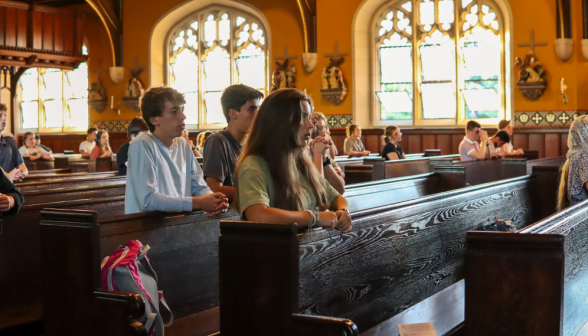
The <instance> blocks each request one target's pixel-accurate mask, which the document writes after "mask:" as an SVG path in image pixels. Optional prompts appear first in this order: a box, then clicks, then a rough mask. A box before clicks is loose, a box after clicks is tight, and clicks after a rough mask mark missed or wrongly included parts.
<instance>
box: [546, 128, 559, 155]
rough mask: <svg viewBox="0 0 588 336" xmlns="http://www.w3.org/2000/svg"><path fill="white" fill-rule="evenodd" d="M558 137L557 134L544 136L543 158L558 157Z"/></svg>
mask: <svg viewBox="0 0 588 336" xmlns="http://www.w3.org/2000/svg"><path fill="white" fill-rule="evenodd" d="M559 141H560V135H559V134H557V133H551V134H545V157H548V158H549V157H557V156H560V148H561V146H560V143H559Z"/></svg>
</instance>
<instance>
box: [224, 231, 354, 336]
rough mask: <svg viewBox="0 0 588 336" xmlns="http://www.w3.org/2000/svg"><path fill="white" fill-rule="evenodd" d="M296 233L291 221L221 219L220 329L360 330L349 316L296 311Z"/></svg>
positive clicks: (326, 334) (325, 333) (335, 335)
mask: <svg viewBox="0 0 588 336" xmlns="http://www.w3.org/2000/svg"><path fill="white" fill-rule="evenodd" d="M297 236H298V226H297V225H296V224H270V223H253V222H243V221H222V222H221V236H220V238H219V265H220V276H219V280H220V302H221V305H220V312H221V335H229V336H230V335H309V336H314V335H316V336H319V335H320V336H331V335H332V336H340V335H343V336H354V335H359V332H358V329H357V327H356V326H355V324H354V323H353V322H352V321H350V320H347V319H340V318H332V317H324V316H310V315H304V314H298V295H299V281H298V269H299V261H298V238H297ZM244 288H246V289H251V290H243V289H244Z"/></svg>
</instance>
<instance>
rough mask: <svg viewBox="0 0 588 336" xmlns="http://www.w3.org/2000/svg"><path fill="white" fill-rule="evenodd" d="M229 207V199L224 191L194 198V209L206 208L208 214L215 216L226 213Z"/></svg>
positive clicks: (211, 216)
mask: <svg viewBox="0 0 588 336" xmlns="http://www.w3.org/2000/svg"><path fill="white" fill-rule="evenodd" d="M228 208H229V199H228V198H227V197H226V196H225V194H223V193H213V194H208V195H206V196H202V197H193V198H192V209H193V210H204V212H205V213H206V216H208V217H210V218H213V217H219V216H222V215H224V214H225V213H226V212H227V209H228Z"/></svg>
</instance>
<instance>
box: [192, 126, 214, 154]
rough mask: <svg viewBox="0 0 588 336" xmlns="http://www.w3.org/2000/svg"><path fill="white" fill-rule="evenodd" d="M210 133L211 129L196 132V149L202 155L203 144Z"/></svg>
mask: <svg viewBox="0 0 588 336" xmlns="http://www.w3.org/2000/svg"><path fill="white" fill-rule="evenodd" d="M212 134H213V133H212V132H211V131H204V132H200V133H198V136H197V137H196V143H197V145H196V150H197V151H198V152H200V155H201V156H202V157H204V144H205V143H206V139H208V137H209V136H211V135H212Z"/></svg>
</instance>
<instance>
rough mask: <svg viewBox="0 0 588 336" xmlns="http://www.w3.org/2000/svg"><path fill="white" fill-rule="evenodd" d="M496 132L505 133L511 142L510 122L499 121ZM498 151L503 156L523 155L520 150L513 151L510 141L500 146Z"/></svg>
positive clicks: (511, 130)
mask: <svg viewBox="0 0 588 336" xmlns="http://www.w3.org/2000/svg"><path fill="white" fill-rule="evenodd" d="M498 130H499V131H505V132H506V133H508V136H509V137H510V139H511V140H512V134H513V129H512V125H511V123H510V120H501V121H500V123H499V124H498ZM500 150H501V152H502V153H503V154H504V156H515V155H524V154H525V152H524V151H523V149H522V148H519V149H517V150H514V148H513V146H512V143H511V142H510V141H509V142H507V143H505V144H504V145H502V147H500Z"/></svg>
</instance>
